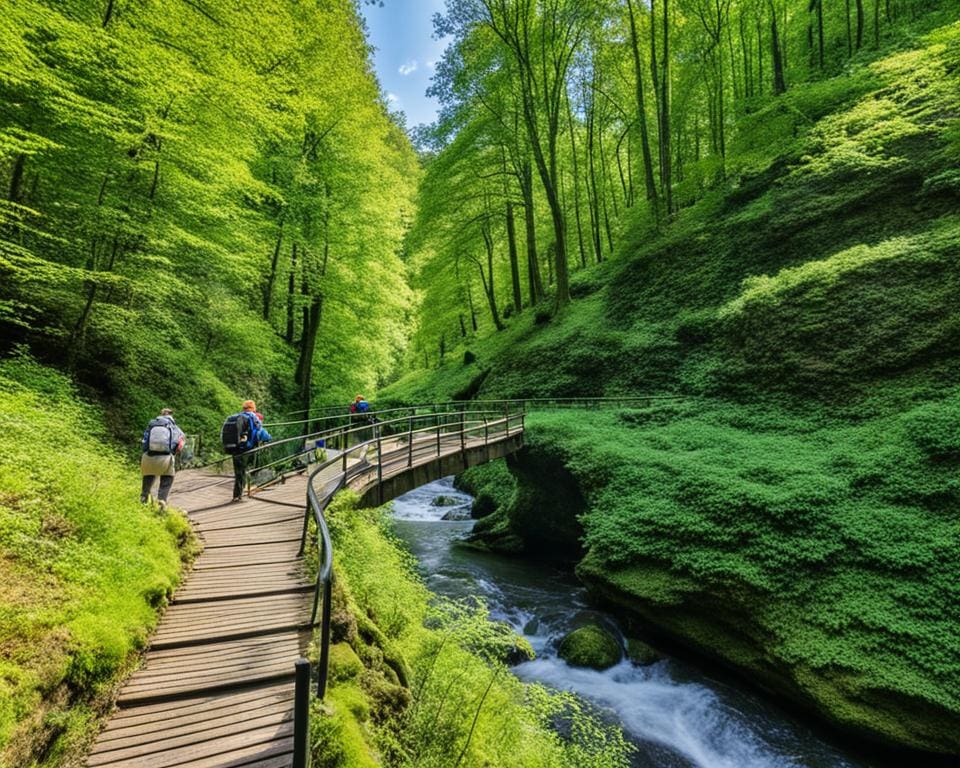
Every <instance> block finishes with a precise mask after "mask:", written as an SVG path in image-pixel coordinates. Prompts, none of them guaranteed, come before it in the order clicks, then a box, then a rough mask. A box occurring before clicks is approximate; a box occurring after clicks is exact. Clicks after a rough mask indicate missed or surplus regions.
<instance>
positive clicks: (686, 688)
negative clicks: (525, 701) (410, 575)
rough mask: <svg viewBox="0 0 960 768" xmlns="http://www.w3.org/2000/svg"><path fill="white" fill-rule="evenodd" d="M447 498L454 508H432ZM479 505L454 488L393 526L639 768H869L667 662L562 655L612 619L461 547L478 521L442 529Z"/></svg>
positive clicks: (510, 564) (443, 585)
mask: <svg viewBox="0 0 960 768" xmlns="http://www.w3.org/2000/svg"><path fill="white" fill-rule="evenodd" d="M438 496H444V497H447V500H455V501H456V503H455V504H453V505H447V506H434V505H432V504H431V502H432V501H433V500H434V499H436V498H437V497H438ZM471 501H472V499H471V498H470V497H469V496H468V495H467V494H464V493H462V492H460V491H457V490H456V489H454V488H453V485H452V482H451V480H450V479H449V478H448V479H445V480H441V481H438V482H435V483H429V484H428V485H425V486H422V487H421V488H418V489H416V490H414V491H411V492H410V493H408V494H406V495H405V496H402V497H400V498H399V499H397V500H395V501H394V503H393V504H394V519H395V527H396V529H397V533H398V534H399V536H400V537H401V538H402V539H403V540H404V541H405V542H406V543H407V545H408V546H409V547H410V549H411V551H412V552H413V553H414V554H415V555H416V556H417V558H418V560H419V562H420V566H421V569H422V572H423V574H424V577H425V579H426V582H427V585H428V586H429V587H430V589H432V590H433V591H434V592H436V593H438V594H442V595H446V596H449V597H463V596H466V595H477V594H479V595H481V596H482V597H484V598H485V599H486V601H487V603H488V605H489V606H490V611H491V615H492V616H493V617H494V618H495V619H498V620H502V621H506V622H508V623H509V624H510V625H511V626H512V627H514V629H515V630H516V631H517V632H519V633H521V634H524V635H525V637H526V638H527V639H528V640H529V641H530V644H531V645H532V646H533V648H534V650H535V651H536V653H537V658H536V659H535V660H534V661H530V662H526V663H524V664H520V665H519V666H516V667H514V668H513V671H514V673H515V674H516V675H517V676H518V677H520V678H521V679H522V680H526V681H536V682H539V683H544V684H546V685H548V686H551V687H554V688H558V689H564V690H570V691H575V692H576V693H578V694H580V695H581V696H583V697H584V698H586V699H588V700H589V701H591V702H593V703H594V704H595V705H597V706H598V707H600V708H601V709H603V710H606V711H609V712H610V713H612V716H613V717H615V718H616V719H617V720H618V721H619V722H620V724H621V725H622V727H623V729H624V732H625V733H626V734H627V736H628V737H629V738H630V739H631V741H633V742H634V743H635V744H636V745H637V747H638V751H637V755H636V759H635V761H634V765H635V766H637V768H641V767H642V768H690V767H691V766H696V768H866V766H867V765H868V764H867V763H865V762H863V761H862V760H860V759H856V760H855V759H854V758H851V757H849V756H847V755H846V754H844V751H843V750H842V749H841V748H838V747H835V746H833V745H831V744H829V743H827V742H825V741H824V740H823V739H822V738H820V737H819V736H818V735H816V734H814V733H813V732H812V731H811V730H810V729H809V728H808V727H806V726H805V725H803V724H801V723H799V722H797V721H795V719H793V718H791V717H790V716H789V715H787V714H785V713H783V712H781V711H780V710H779V709H778V708H777V707H776V706H775V705H773V704H771V703H770V702H768V701H765V700H762V699H761V698H759V697H758V696H757V695H756V694H754V693H752V692H748V691H742V690H739V689H738V687H736V686H735V685H730V684H728V683H724V682H720V681H718V680H714V679H712V678H711V677H710V673H709V670H705V669H703V668H698V667H695V666H692V665H690V664H685V663H683V662H679V661H677V660H674V659H670V658H665V659H663V660H662V661H659V662H657V663H656V664H653V665H651V666H647V667H640V666H634V665H633V664H632V663H631V662H629V661H622V662H621V663H620V664H618V665H616V666H614V667H612V668H610V669H608V670H605V671H603V672H597V671H594V670H592V669H582V668H576V667H570V666H568V665H567V664H566V662H564V661H563V660H561V659H560V658H558V657H557V655H556V646H557V644H558V642H559V640H560V638H561V637H563V635H564V634H566V632H568V631H570V630H571V629H572V628H574V627H576V626H578V625H582V624H583V623H585V622H586V621H593V622H599V623H601V624H603V625H604V626H607V627H608V628H610V629H611V630H612V631H614V632H617V633H619V629H618V628H617V625H616V623H615V620H614V619H613V618H612V617H610V616H609V615H606V614H604V613H602V612H600V611H596V610H594V609H592V608H590V606H589V605H588V604H587V602H586V595H585V592H584V590H583V588H582V587H581V586H580V585H579V584H578V583H577V582H576V580H575V579H574V578H573V577H572V576H571V575H570V574H566V573H563V572H561V571H559V570H557V569H556V568H553V567H552V566H547V565H543V564H538V563H530V562H527V561H523V560H521V559H519V558H506V557H498V556H494V555H487V554H483V553H480V552H474V551H471V550H466V549H464V548H459V547H456V546H455V544H454V542H455V541H456V539H458V538H460V537H461V536H462V535H463V534H465V533H466V532H468V531H469V530H470V528H471V527H472V525H473V522H472V521H449V522H448V521H443V520H442V519H441V518H442V517H443V516H444V515H445V514H446V513H448V512H449V511H450V510H451V509H458V508H462V509H466V508H468V507H469V504H470V503H471Z"/></svg>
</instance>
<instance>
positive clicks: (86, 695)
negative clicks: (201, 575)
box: [0, 359, 192, 766]
mask: <svg viewBox="0 0 960 768" xmlns="http://www.w3.org/2000/svg"><path fill="white" fill-rule="evenodd" d="M105 440H106V428H105V427H104V423H103V414H102V412H101V411H100V410H99V409H97V408H96V407H94V406H92V405H90V404H89V403H86V402H84V401H82V400H80V399H79V398H78V397H77V395H76V392H75V390H74V388H73V387H72V385H71V384H70V383H69V381H68V380H67V379H66V378H65V377H64V376H62V375H60V374H57V373H54V372H53V371H51V370H50V369H49V368H44V367H42V366H40V365H38V364H36V363H34V362H32V361H30V360H29V359H17V360H7V361H4V362H3V363H0V765H4V766H7V765H9V766H26V765H30V766H53V765H65V764H73V763H75V762H76V761H77V760H79V759H81V758H82V756H83V754H84V752H85V745H86V743H87V741H88V740H89V739H90V738H92V736H93V734H94V733H95V731H96V726H97V718H98V716H100V715H101V714H102V713H103V710H104V709H105V708H108V707H109V705H110V703H111V695H110V693H111V692H110V689H111V687H112V686H113V685H114V683H115V682H116V680H117V678H118V676H119V675H120V673H121V672H122V671H123V670H124V669H125V668H126V667H128V666H129V663H130V662H131V661H132V658H133V657H132V653H133V652H134V651H136V650H139V649H141V648H142V647H143V646H144V645H145V643H146V639H147V636H148V634H149V632H150V630H151V629H152V628H153V626H154V625H155V624H156V621H157V615H158V609H159V608H160V607H161V606H162V605H164V604H165V602H166V600H167V599H168V598H169V597H170V596H171V595H172V594H173V591H174V589H175V587H176V585H177V583H178V581H179V578H180V570H181V552H180V551H178V547H179V546H182V545H185V544H187V543H188V542H191V541H192V534H191V533H190V527H189V524H188V523H187V521H186V519H185V518H184V517H183V516H182V515H181V514H179V513H177V512H175V511H172V510H171V511H168V512H166V513H159V512H157V510H156V509H155V508H153V507H145V506H143V505H141V504H140V503H139V490H140V476H139V472H136V471H134V469H133V468H132V467H131V466H129V464H128V463H127V462H126V461H125V460H124V458H123V457H122V456H121V455H120V453H119V452H118V451H117V450H115V449H113V448H110V447H108V446H107V443H106V442H105ZM71 761H72V762H71Z"/></svg>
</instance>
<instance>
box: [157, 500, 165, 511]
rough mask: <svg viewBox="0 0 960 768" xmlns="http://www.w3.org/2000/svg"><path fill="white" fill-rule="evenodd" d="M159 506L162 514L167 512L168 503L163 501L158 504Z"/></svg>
mask: <svg viewBox="0 0 960 768" xmlns="http://www.w3.org/2000/svg"><path fill="white" fill-rule="evenodd" d="M157 506H158V507H159V508H160V511H161V512H166V511H167V502H165V501H163V500H162V499H161V500H160V501H158V502H157Z"/></svg>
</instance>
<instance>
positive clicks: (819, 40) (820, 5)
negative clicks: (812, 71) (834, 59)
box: [817, 0, 823, 69]
mask: <svg viewBox="0 0 960 768" xmlns="http://www.w3.org/2000/svg"><path fill="white" fill-rule="evenodd" d="M817 44H818V45H819V48H820V59H819V61H820V69H823V0H817Z"/></svg>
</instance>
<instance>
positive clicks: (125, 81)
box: [0, 0, 418, 437]
mask: <svg viewBox="0 0 960 768" xmlns="http://www.w3.org/2000/svg"><path fill="white" fill-rule="evenodd" d="M9 10H10V13H9V14H8V18H7V19H6V23H5V24H4V25H3V26H2V27H0V61H2V64H0V182H2V185H3V186H2V189H3V193H2V195H0V277H2V280H0V327H2V328H3V334H2V337H3V344H2V345H0V352H8V351H9V350H10V348H11V347H12V345H13V344H16V343H26V344H28V345H29V347H30V349H31V350H32V351H33V353H34V354H35V355H37V356H38V357H40V358H42V359H43V360H44V361H47V362H52V363H55V364H57V365H58V366H61V367H63V368H66V369H68V370H69V371H70V372H71V374H73V375H74V376H75V377H76V378H77V379H79V380H80V381H81V382H82V383H83V384H85V385H87V386H88V387H90V388H91V389H92V390H93V391H94V392H96V393H97V394H98V395H99V396H100V397H101V399H102V400H103V401H104V404H105V406H106V408H107V411H108V415H109V419H110V422H109V425H110V427H111V429H112V430H113V431H114V432H115V434H117V435H123V436H124V437H125V436H126V435H127V434H129V431H131V429H133V430H137V429H139V428H140V425H141V424H142V423H143V422H144V420H146V419H148V418H150V417H152V416H153V415H155V413H156V411H157V409H158V408H159V407H160V406H161V405H164V406H172V407H174V408H175V409H176V410H177V412H178V417H179V418H180V422H181V424H182V426H183V427H184V428H185V429H186V431H187V432H190V433H193V432H205V433H206V434H207V435H212V434H215V433H216V429H217V427H218V426H219V422H220V421H221V419H222V417H223V414H224V413H225V412H231V411H234V410H236V409H237V401H238V400H239V399H241V397H240V396H242V397H254V398H255V399H257V400H258V401H259V402H260V403H261V404H262V405H263V406H265V409H266V410H267V412H268V413H270V412H271V411H272V412H273V413H274V414H276V412H277V411H280V410H282V409H283V407H285V406H286V403H288V402H290V401H294V400H296V401H297V402H299V403H301V404H308V403H309V400H310V399H311V397H312V396H315V395H316V394H319V393H321V392H322V393H324V398H325V399H329V400H332V399H335V398H343V399H346V398H347V397H348V395H349V396H352V394H353V392H354V391H355V388H357V387H364V388H367V387H369V388H372V387H373V386H374V385H376V384H377V383H378V381H379V380H380V379H381V378H383V377H384V376H385V375H386V374H387V372H388V371H389V370H390V368H391V367H392V366H393V362H394V358H395V357H396V356H397V354H398V351H399V349H400V348H401V347H402V346H403V343H404V341H405V334H404V331H403V329H402V323H403V320H404V313H405V306H406V303H407V301H408V299H409V293H408V290H407V286H406V282H405V268H404V265H403V263H402V262H401V260H400V257H399V250H400V244H401V239H402V236H403V233H404V231H405V227H406V219H407V218H408V217H409V215H410V213H411V210H412V199H411V198H412V194H413V186H414V184H415V183H416V180H417V177H418V169H417V167H416V159H415V156H414V154H413V152H412V149H411V147H410V145H409V142H408V141H407V139H406V137H405V136H404V135H403V133H402V130H401V129H400V127H399V126H398V124H397V122H396V120H395V119H394V118H393V117H392V116H391V115H390V114H389V113H388V112H387V109H386V106H385V103H384V101H383V99H382V98H381V94H380V90H379V86H378V84H377V82H376V80H375V78H374V76H373V74H372V73H371V71H370V65H369V49H368V48H367V45H366V41H365V39H364V36H363V29H362V25H361V21H360V18H359V12H358V9H357V7H356V6H355V5H354V4H353V3H351V2H348V1H347V0H336V2H331V3H324V4H320V5H318V4H315V3H314V4H297V3H290V2H288V1H287V0H268V2H267V3H266V4H265V5H261V6H258V8H257V13H256V18H257V23H256V24H251V23H250V18H251V16H250V14H251V11H250V9H249V8H245V7H241V6H237V5H235V4H230V3H227V2H220V1H219V0H215V1H214V2H212V3H204V4H203V6H202V7H199V6H197V5H196V4H190V3H188V4H183V3H178V2H172V1H171V0H161V1H160V2H157V3H153V4H149V5H148V6H144V7H140V6H136V7H135V6H128V5H125V4H122V3H113V2H111V3H107V4H105V5H104V6H103V7H99V6H98V7H97V8H94V7H93V6H91V5H89V4H84V3H79V2H74V1H73V0H71V2H66V3H63V2H50V1H49V0H26V1H25V2H22V3H18V4H17V7H16V8H11V9H9ZM314 350H319V351H318V352H317V353H316V354H315V355H314ZM295 368H297V369H298V370H297V371H296V373H295ZM271 406H272V407H271Z"/></svg>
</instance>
